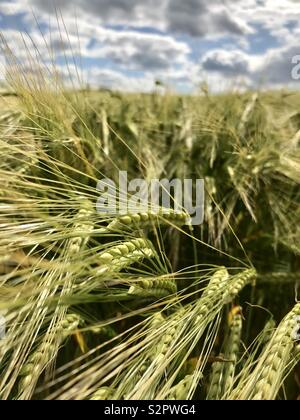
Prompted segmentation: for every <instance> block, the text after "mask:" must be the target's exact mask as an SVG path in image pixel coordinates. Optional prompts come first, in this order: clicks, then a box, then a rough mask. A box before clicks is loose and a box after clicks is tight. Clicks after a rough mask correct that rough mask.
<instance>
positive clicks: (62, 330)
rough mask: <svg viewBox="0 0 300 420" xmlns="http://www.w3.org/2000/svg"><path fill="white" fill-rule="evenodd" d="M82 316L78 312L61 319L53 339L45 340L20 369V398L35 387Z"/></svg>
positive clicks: (75, 328)
mask: <svg viewBox="0 0 300 420" xmlns="http://www.w3.org/2000/svg"><path fill="white" fill-rule="evenodd" d="M81 321H82V320H81V317H80V316H79V315H77V314H71V313H70V314H67V315H66V316H65V318H64V319H62V320H61V321H59V325H58V326H57V330H56V336H55V337H54V339H53V341H51V342H50V341H43V342H42V343H41V344H40V346H39V347H38V348H37V349H36V351H34V352H33V353H32V354H31V355H30V356H29V358H28V359H27V361H26V363H25V364H24V365H23V367H22V369H21V371H20V375H19V376H20V380H19V383H18V388H19V395H20V399H22V398H23V395H25V394H26V392H27V391H28V390H29V389H30V388H34V387H35V385H36V383H37V381H38V379H39V377H40V375H41V373H42V372H43V371H44V369H45V368H46V366H47V365H48V364H49V363H50V362H51V360H52V359H53V357H54V355H55V354H56V353H57V351H58V348H59V346H60V345H61V344H62V343H63V342H64V341H65V340H66V338H68V337H69V336H70V334H72V333H74V332H75V331H76V330H77V328H78V326H79V324H80V323H81Z"/></svg>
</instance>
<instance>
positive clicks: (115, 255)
mask: <svg viewBox="0 0 300 420" xmlns="http://www.w3.org/2000/svg"><path fill="white" fill-rule="evenodd" d="M155 255H156V254H155V251H154V249H153V246H152V244H151V242H150V241H148V240H146V239H142V238H138V239H133V240H132V241H128V242H123V243H122V244H120V245H116V246H113V247H111V248H108V249H107V250H105V252H102V253H101V254H100V255H99V261H100V263H101V264H102V265H101V267H100V268H98V269H97V270H96V272H97V274H103V273H106V272H119V271H120V270H122V269H124V268H126V267H129V266H130V265H132V264H134V263H136V262H139V261H141V260H143V259H144V258H153V257H154V256H155Z"/></svg>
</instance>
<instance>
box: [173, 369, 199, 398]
mask: <svg viewBox="0 0 300 420" xmlns="http://www.w3.org/2000/svg"><path fill="white" fill-rule="evenodd" d="M193 380H194V376H193V375H186V376H185V377H184V378H183V379H182V380H181V381H180V382H179V383H178V384H176V385H174V386H173V387H172V388H171V389H170V392H169V394H168V398H167V399H168V400H186V399H187V397H188V394H189V390H190V388H191V384H192V382H193Z"/></svg>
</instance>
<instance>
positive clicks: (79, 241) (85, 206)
mask: <svg viewBox="0 0 300 420" xmlns="http://www.w3.org/2000/svg"><path fill="white" fill-rule="evenodd" d="M93 214H94V209H93V204H92V203H91V202H90V201H89V200H87V199H86V198H85V197H82V198H81V199H80V210H79V211H78V213H77V215H76V216H75V221H74V226H73V230H74V234H76V236H75V237H74V238H71V239H69V240H68V243H67V250H68V252H70V253H71V254H74V255H76V254H77V253H78V252H79V251H80V250H81V249H82V248H83V247H84V246H85V245H86V244H87V242H88V240H89V236H90V234H91V233H92V231H93V229H94V225H93V223H92V216H93Z"/></svg>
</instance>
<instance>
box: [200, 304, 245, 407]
mask: <svg viewBox="0 0 300 420" xmlns="http://www.w3.org/2000/svg"><path fill="white" fill-rule="evenodd" d="M228 318H229V319H228V324H229V330H228V333H227V337H226V339H225V342H224V348H223V352H222V355H220V357H222V358H224V362H221V361H217V362H214V363H213V365H212V373H211V376H210V386H209V389H208V393H207V399H209V400H218V399H220V398H221V397H222V396H223V395H224V394H226V393H227V392H228V391H229V390H230V389H231V388H232V386H233V383H234V376H235V370H236V364H237V360H238V355H239V350H240V344H241V333H242V315H241V308H240V307H239V306H237V307H234V308H233V309H232V310H231V311H230V313H229V317H228Z"/></svg>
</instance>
